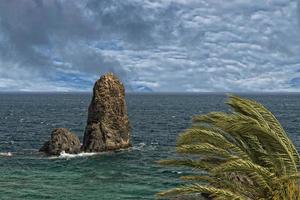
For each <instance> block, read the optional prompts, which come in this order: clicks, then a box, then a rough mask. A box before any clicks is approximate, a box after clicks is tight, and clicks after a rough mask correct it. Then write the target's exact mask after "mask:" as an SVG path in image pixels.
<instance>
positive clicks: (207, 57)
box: [0, 0, 300, 92]
mask: <svg viewBox="0 0 300 200" xmlns="http://www.w3.org/2000/svg"><path fill="white" fill-rule="evenodd" d="M46 2H47V1H45V2H44V5H43V6H44V7H42V8H43V9H42V10H41V12H36V13H35V12H33V13H32V14H31V15H29V16H26V17H24V18H20V15H18V12H12V11H15V9H16V8H15V7H14V6H15V4H13V3H12V4H7V5H10V6H8V8H9V9H7V8H6V7H7V5H5V3H2V5H0V19H1V21H2V25H0V29H1V27H2V29H3V30H4V31H3V33H2V35H1V34H0V58H2V59H1V61H0V90H9V89H11V88H15V89H17V90H59V91H61V90H66V91H69V90H76V88H77V86H78V83H77V82H76V81H78V79H80V80H81V81H83V82H84V84H87V85H85V86H84V87H82V88H81V90H85V89H87V88H89V87H90V85H88V84H89V82H92V81H94V80H95V79H96V78H97V77H98V76H99V74H102V73H104V72H106V71H110V70H113V71H115V72H117V73H118V74H119V76H121V78H122V79H123V80H124V81H125V82H126V85H128V86H129V87H128V88H130V86H135V85H142V86H145V87H150V88H152V89H153V90H155V91H171V92H175V91H194V92H196V91H299V90H300V85H297V84H299V83H298V82H294V83H291V82H292V80H296V79H297V78H298V77H300V74H299V72H300V57H299V53H300V37H299V34H300V30H299V22H298V18H300V15H299V8H297V3H298V2H297V1H296V0H254V1H253V0H233V1H220V0H157V1H152V0H134V1H114V0H112V1H96V0H85V1H82V2H80V3H73V1H62V2H60V1H58V2H59V3H60V4H62V5H63V6H62V7H63V8H65V9H63V10H62V11H60V10H59V9H58V8H56V7H55V4H51V3H49V2H48V3H46ZM0 4H1V3H0ZM29 5H30V6H29V8H28V9H29V10H30V9H31V8H32V7H34V8H35V6H36V5H35V4H33V3H32V4H29ZM24 6H26V5H24ZM17 10H18V9H17ZM66 10H68V12H66ZM1 11H3V12H1ZM6 11H7V12H6ZM35 11H36V10H35ZM20 12H21V13H22V10H21V11H20ZM44 12H49V13H48V14H47V15H44ZM56 12H58V13H56ZM15 13H16V14H15ZM53 13H54V14H55V13H56V14H55V15H54V14H53ZM51 16H52V17H51ZM54 16H60V17H61V18H58V17H54ZM42 17H44V18H45V21H38V23H45V25H44V26H43V27H44V28H45V29H46V32H45V31H41V30H40V32H39V31H37V32H36V33H35V32H34V33H33V31H34V30H36V29H35V28H34V27H35V26H34V24H33V23H36V21H35V20H34V19H39V18H42ZM74 19H75V20H76V21H77V22H78V23H73V21H74ZM18 21H20V23H21V24H22V26H21V25H20V27H18V23H16V22H18ZM11 22H14V23H16V26H15V27H14V26H11V25H12V24H13V23H11ZM58 22H59V23H58ZM26 27H29V28H30V29H26ZM19 28H23V29H24V30H23V29H19ZM22 31H23V32H22ZM30 34H33V35H32V36H35V37H34V38H32V37H31V35H30ZM9 47H10V48H9ZM59 73H63V74H64V75H66V76H71V77H72V76H75V77H76V78H75V79H72V78H66V80H62V79H63V78H60V79H59V81H58V80H57V79H58V78H57V76H59ZM15 79H20V80H22V81H15V82H13V80H15ZM37 82H39V84H33V83H37Z"/></svg>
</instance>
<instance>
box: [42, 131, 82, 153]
mask: <svg viewBox="0 0 300 200" xmlns="http://www.w3.org/2000/svg"><path fill="white" fill-rule="evenodd" d="M80 147H81V145H80V140H79V138H78V136H77V135H76V134H74V133H71V132H70V131H69V129H67V128H57V129H54V130H53V131H52V134H51V138H50V140H49V141H48V142H45V144H44V145H43V146H42V148H41V149H40V152H44V153H46V154H48V155H60V153H61V152H62V151H65V152H66V153H70V154H77V153H80Z"/></svg>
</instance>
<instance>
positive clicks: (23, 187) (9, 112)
mask: <svg viewBox="0 0 300 200" xmlns="http://www.w3.org/2000/svg"><path fill="white" fill-rule="evenodd" d="M242 96H247V97H250V98H253V99H256V100H258V101H260V102H262V103H263V104H265V105H266V107H268V108H269V109H270V110H271V111H272V112H273V113H274V114H275V115H276V116H277V118H278V119H279V120H280V122H281V123H282V125H283V127H284V128H285V129H286V130H287V132H288V134H289V135H290V137H291V138H292V140H293V141H294V142H295V144H296V145H297V148H298V149H300V138H299V134H300V94H250V95H246V94H243V95H242ZM90 98H91V94H82V93H76V94H29V93H23V94H14V93H8V94H4V93H3V94H0V199H1V200H27V199H28V200H29V199H30V200H41V199H55V200H94V199H95V200H96V199H97V200H118V199H133V200H143V199H154V198H155V193H157V192H159V191H162V190H165V189H168V188H171V187H174V186H177V185H180V184H181V183H182V182H180V180H179V177H180V176H182V175H186V174H188V173H189V171H190V170H188V169H181V168H166V167H162V166H159V165H157V164H156V163H155V162H156V161H158V160H160V159H164V158H170V157H172V156H174V155H175V154H174V145H175V141H176V137H177V135H178V134H179V133H180V132H181V131H183V130H184V129H185V128H187V127H189V125H190V123H191V117H192V116H193V115H197V114H205V113H207V112H210V111H228V107H227V106H226V105H225V104H224V102H225V101H226V95H225V94H128V95H127V105H128V114H129V118H130V120H131V124H132V128H133V130H132V141H133V145H134V147H133V148H132V149H129V150H124V151H121V152H118V153H106V154H97V155H79V156H78V157H72V156H69V155H61V156H60V157H50V158H49V157H45V156H43V154H40V153H38V149H39V148H40V147H41V146H42V144H43V143H44V142H45V141H47V140H48V139H49V137H50V134H51V130H52V129H54V128H57V127H67V128H70V129H71V130H72V131H73V132H74V133H76V134H78V136H79V137H80V139H81V140H82V136H83V132H84V128H85V123H86V117H87V108H88V105H89V102H90ZM9 152H10V153H9Z"/></svg>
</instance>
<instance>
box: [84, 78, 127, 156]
mask: <svg viewBox="0 0 300 200" xmlns="http://www.w3.org/2000/svg"><path fill="white" fill-rule="evenodd" d="M130 131H131V128H130V123H129V119H128V116H127V108H126V102H125V89H124V86H123V84H122V83H121V82H120V81H119V79H118V78H117V77H116V76H115V75H114V74H112V73H107V74H106V75H103V76H102V77H101V78H100V79H99V80H98V81H97V82H96V83H95V85H94V89H93V98H92V101H91V104H90V106H89V110H88V119H87V125H86V129H85V133H84V138H83V146H82V149H83V151H85V152H101V151H111V150H118V149H121V148H128V147H130V146H131V141H130V139H131V137H130Z"/></svg>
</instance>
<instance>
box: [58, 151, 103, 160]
mask: <svg viewBox="0 0 300 200" xmlns="http://www.w3.org/2000/svg"><path fill="white" fill-rule="evenodd" d="M97 154H99V153H85V152H83V153H78V154H70V153H66V152H65V151H62V152H61V153H60V155H59V156H58V158H67V159H68V158H78V157H89V156H94V155H97Z"/></svg>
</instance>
